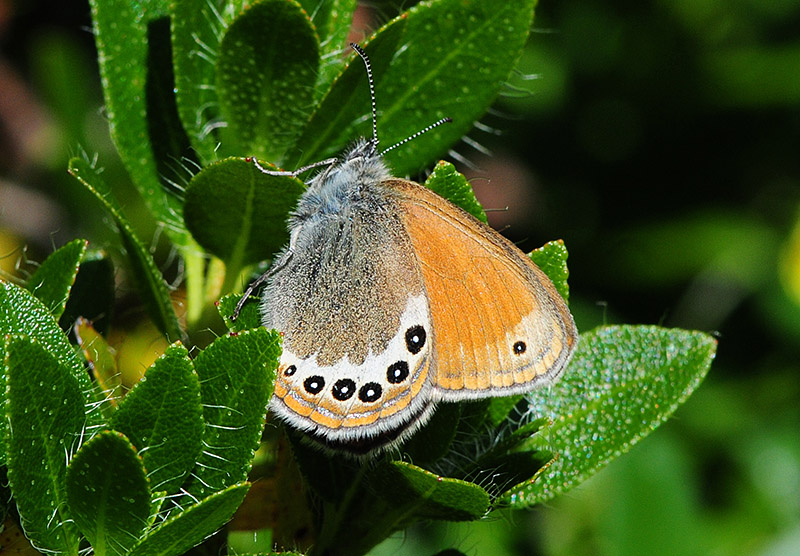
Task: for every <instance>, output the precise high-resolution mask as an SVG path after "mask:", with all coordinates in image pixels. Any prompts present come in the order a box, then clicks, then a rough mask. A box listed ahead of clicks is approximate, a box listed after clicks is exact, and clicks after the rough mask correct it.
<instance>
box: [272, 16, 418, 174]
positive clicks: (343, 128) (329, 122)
mask: <svg viewBox="0 0 800 556" xmlns="http://www.w3.org/2000/svg"><path fill="white" fill-rule="evenodd" d="M405 23H406V22H405V20H404V19H402V18H396V19H394V20H393V21H392V22H390V23H389V24H387V25H386V26H385V27H384V28H383V29H382V30H381V32H379V33H378V34H376V35H375V37H373V38H372V39H371V40H370V41H369V42H368V43H367V44H366V45H363V46H364V50H365V51H366V52H367V54H368V55H369V57H370V63H371V65H372V73H373V76H374V77H375V78H376V80H377V79H380V78H381V77H382V76H384V75H385V74H386V72H387V70H388V67H389V63H390V61H391V59H392V56H393V55H394V53H395V52H396V51H397V50H398V49H399V48H400V45H401V41H402V38H403V30H404V29H405ZM378 94H380V93H378ZM378 98H379V99H380V96H378ZM380 102H381V101H380V100H379V101H378V103H379V109H380V106H381V104H380ZM368 114H370V99H369V85H368V82H367V72H366V70H365V69H364V64H363V62H362V61H361V59H360V58H358V56H357V55H356V54H355V53H351V55H350V60H349V62H348V64H347V67H346V68H345V69H344V70H343V71H342V73H341V74H340V75H339V76H338V77H337V78H336V80H335V81H334V82H333V83H332V85H331V87H330V89H329V90H328V91H327V92H326V93H325V96H324V97H323V98H322V100H321V101H320V102H319V103H318V105H317V107H316V110H315V111H314V114H313V115H312V116H311V119H310V120H309V122H308V124H307V125H306V127H305V128H304V129H303V133H302V134H301V136H300V137H299V138H298V140H297V144H296V145H295V146H294V148H293V149H292V150H291V151H290V153H289V155H288V156H287V157H286V162H285V164H284V165H285V166H287V167H289V168H299V167H300V166H303V165H305V164H312V163H314V162H318V161H320V160H324V159H326V158H330V157H331V156H335V155H339V154H341V151H342V149H344V147H345V146H346V145H347V144H349V143H351V142H352V141H353V140H355V139H357V138H358V137H359V136H360V135H361V134H368V135H371V133H372V132H371V131H370V130H369V128H368V127H367V128H364V129H362V130H359V131H360V133H359V131H357V130H355V129H353V127H354V122H356V121H358V120H359V119H361V118H363V117H364V116H365V115H368ZM427 123H431V122H427ZM427 123H426V125H427ZM382 129H383V128H382V125H381V124H380V123H379V128H378V130H379V131H382Z"/></svg>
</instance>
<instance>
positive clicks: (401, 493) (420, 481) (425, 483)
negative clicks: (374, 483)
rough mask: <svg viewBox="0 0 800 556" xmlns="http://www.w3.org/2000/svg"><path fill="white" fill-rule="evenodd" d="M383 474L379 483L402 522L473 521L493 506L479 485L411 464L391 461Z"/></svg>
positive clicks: (400, 522)
mask: <svg viewBox="0 0 800 556" xmlns="http://www.w3.org/2000/svg"><path fill="white" fill-rule="evenodd" d="M381 475H382V476H381V478H380V480H379V481H378V484H380V485H381V486H382V489H381V492H382V495H383V496H384V497H385V498H384V499H385V501H386V503H387V504H389V505H390V506H391V507H392V508H394V509H395V510H394V511H396V513H397V514H398V515H399V516H403V518H402V519H401V520H400V521H398V524H407V523H411V522H412V521H418V520H420V519H446V520H448V521H471V520H475V519H480V518H481V517H483V516H484V515H486V512H487V511H488V509H489V495H488V494H487V493H486V491H485V490H483V489H482V488H481V487H479V486H478V485H476V484H473V483H469V482H467V481H461V480H458V479H448V478H446V477H440V476H438V475H436V474H434V473H431V472H430V471H426V470H425V469H422V468H420V467H417V466H415V465H412V464H410V463H406V462H402V461H394V462H391V463H390V464H388V465H386V466H384V468H383V469H382V470H381ZM411 509H413V513H412V512H410V511H409V510H411ZM412 515H413V517H412Z"/></svg>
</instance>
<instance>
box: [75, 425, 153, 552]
mask: <svg viewBox="0 0 800 556" xmlns="http://www.w3.org/2000/svg"><path fill="white" fill-rule="evenodd" d="M66 492H67V503H68V505H69V509H70V511H71V513H72V517H73V519H74V520H75V525H76V526H77V527H78V529H80V531H81V533H83V535H84V536H85V537H86V538H87V539H88V540H89V542H90V543H91V545H92V549H93V552H94V554H96V555H97V556H104V555H108V554H110V555H113V554H119V555H123V554H127V553H128V550H130V548H131V547H132V546H133V545H135V544H136V542H137V541H138V540H139V537H140V536H141V535H142V533H143V532H144V530H145V528H146V526H147V521H148V519H149V517H150V485H149V484H148V481H147V477H146V476H145V471H144V467H143V466H142V460H141V459H140V458H139V456H138V455H137V454H136V449H135V448H134V447H133V445H132V444H131V443H130V442H129V441H128V439H127V438H125V437H124V436H123V435H121V434H119V433H116V432H112V431H103V432H101V433H98V434H97V435H96V436H95V437H94V438H92V439H91V440H89V441H88V442H87V443H86V444H84V445H83V446H82V447H81V449H80V450H78V453H77V454H75V457H74V458H73V459H72V461H71V462H70V464H69V467H68V468H67V476H66Z"/></svg>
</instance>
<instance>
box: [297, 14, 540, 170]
mask: <svg viewBox="0 0 800 556" xmlns="http://www.w3.org/2000/svg"><path fill="white" fill-rule="evenodd" d="M534 3H535V2H534V1H533V0H525V1H520V2H500V3H498V2H463V1H462V0H441V1H437V2H422V3H420V4H417V5H416V6H414V7H413V8H411V9H410V10H409V11H408V12H407V13H404V14H402V15H401V16H400V17H399V18H396V19H395V20H393V21H392V22H390V23H389V24H387V25H386V26H384V27H383V28H382V29H381V30H380V31H379V32H378V33H377V34H376V35H375V37H374V38H373V39H372V40H371V41H370V43H369V44H368V45H367V52H368V53H369V55H370V60H371V62H372V66H373V73H374V76H375V85H376V97H377V98H376V100H377V106H378V112H379V117H378V133H379V138H380V139H381V141H382V143H383V144H384V146H390V145H392V144H393V143H396V142H398V141H401V140H403V139H405V138H407V137H409V136H411V135H412V134H414V133H415V132H417V131H419V130H420V129H422V128H424V127H425V126H428V125H430V124H432V123H434V122H435V121H437V120H439V119H440V118H443V117H445V116H447V117H450V118H452V119H453V123H451V124H448V125H442V126H439V127H438V128H436V129H435V130H433V131H431V132H428V133H425V134H424V135H422V136H421V137H418V138H416V139H414V140H413V141H411V142H409V143H408V144H407V145H404V146H403V147H402V148H400V149H395V150H393V151H391V152H390V153H387V155H386V157H387V160H388V162H389V165H390V167H392V168H393V169H394V171H395V175H400V176H402V175H405V174H408V173H411V172H414V171H416V170H418V169H419V168H422V167H424V166H426V165H428V164H429V163H431V162H432V161H434V160H436V159H437V158H439V157H441V155H442V154H444V153H445V152H446V150H447V148H449V146H450V145H452V144H453V143H455V142H456V141H458V140H459V139H460V138H461V137H462V136H464V135H465V134H466V133H468V132H469V131H470V130H471V129H472V124H473V122H474V121H475V120H477V119H478V118H479V117H481V116H482V115H483V113H484V112H485V111H486V109H487V108H488V107H489V105H490V103H491V102H492V101H493V100H494V98H495V96H496V94H497V91H498V90H499V88H500V86H501V85H502V83H503V82H504V81H505V80H506V79H507V78H508V76H509V74H510V73H511V71H512V70H513V68H514V67H515V64H516V60H517V58H518V57H519V55H520V53H521V51H522V48H523V46H524V45H525V42H526V40H527V37H528V31H529V29H530V25H531V21H532V18H533V6H534ZM384 35H387V36H384ZM378 43H380V48H378ZM399 45H402V48H399ZM387 47H388V48H387ZM387 66H388V67H387ZM353 72H355V73H353ZM356 75H359V76H360V77H359V78H356ZM359 91H363V93H359ZM369 113H370V109H369V93H368V89H367V85H366V76H365V72H364V69H363V64H362V63H361V61H360V60H358V59H354V58H351V61H350V64H349V65H348V67H347V69H346V70H345V71H344V73H343V74H342V76H341V77H340V78H339V79H337V80H336V81H335V82H334V84H333V85H332V87H331V90H330V92H329V93H328V95H327V96H326V98H325V99H324V100H323V103H322V104H321V105H320V107H319V108H318V110H317V112H316V113H315V114H314V116H313V117H312V120H311V122H310V124H309V126H308V127H307V128H306V130H305V131H304V132H303V135H302V138H301V139H300V140H299V141H298V144H297V150H296V153H297V156H298V159H299V164H300V165H302V164H306V163H309V162H314V161H316V160H323V159H325V158H327V157H329V156H331V155H333V154H337V153H338V152H339V151H341V149H342V147H343V146H344V145H346V144H347V143H348V142H350V141H352V140H353V139H355V138H357V137H359V136H370V135H371V131H370V122H369V119H368V118H367V119H365V118H364V116H365V115H368V114H369Z"/></svg>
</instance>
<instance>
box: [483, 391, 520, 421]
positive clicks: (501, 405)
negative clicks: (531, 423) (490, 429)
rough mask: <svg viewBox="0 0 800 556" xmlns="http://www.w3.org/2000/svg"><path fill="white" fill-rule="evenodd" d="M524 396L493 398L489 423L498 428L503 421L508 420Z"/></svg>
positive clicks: (489, 412) (490, 404)
mask: <svg viewBox="0 0 800 556" xmlns="http://www.w3.org/2000/svg"><path fill="white" fill-rule="evenodd" d="M523 398H524V396H523V395H522V394H519V395H517V396H505V397H502V398H492V399H491V400H490V401H489V408H488V410H487V411H488V415H487V417H488V421H489V423H490V424H491V425H492V426H494V427H497V426H499V425H500V424H501V423H502V422H503V421H505V420H506V418H507V417H508V414H509V413H510V412H511V410H512V409H514V407H515V406H516V405H517V404H518V403H519V402H520V400H522V399H523Z"/></svg>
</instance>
